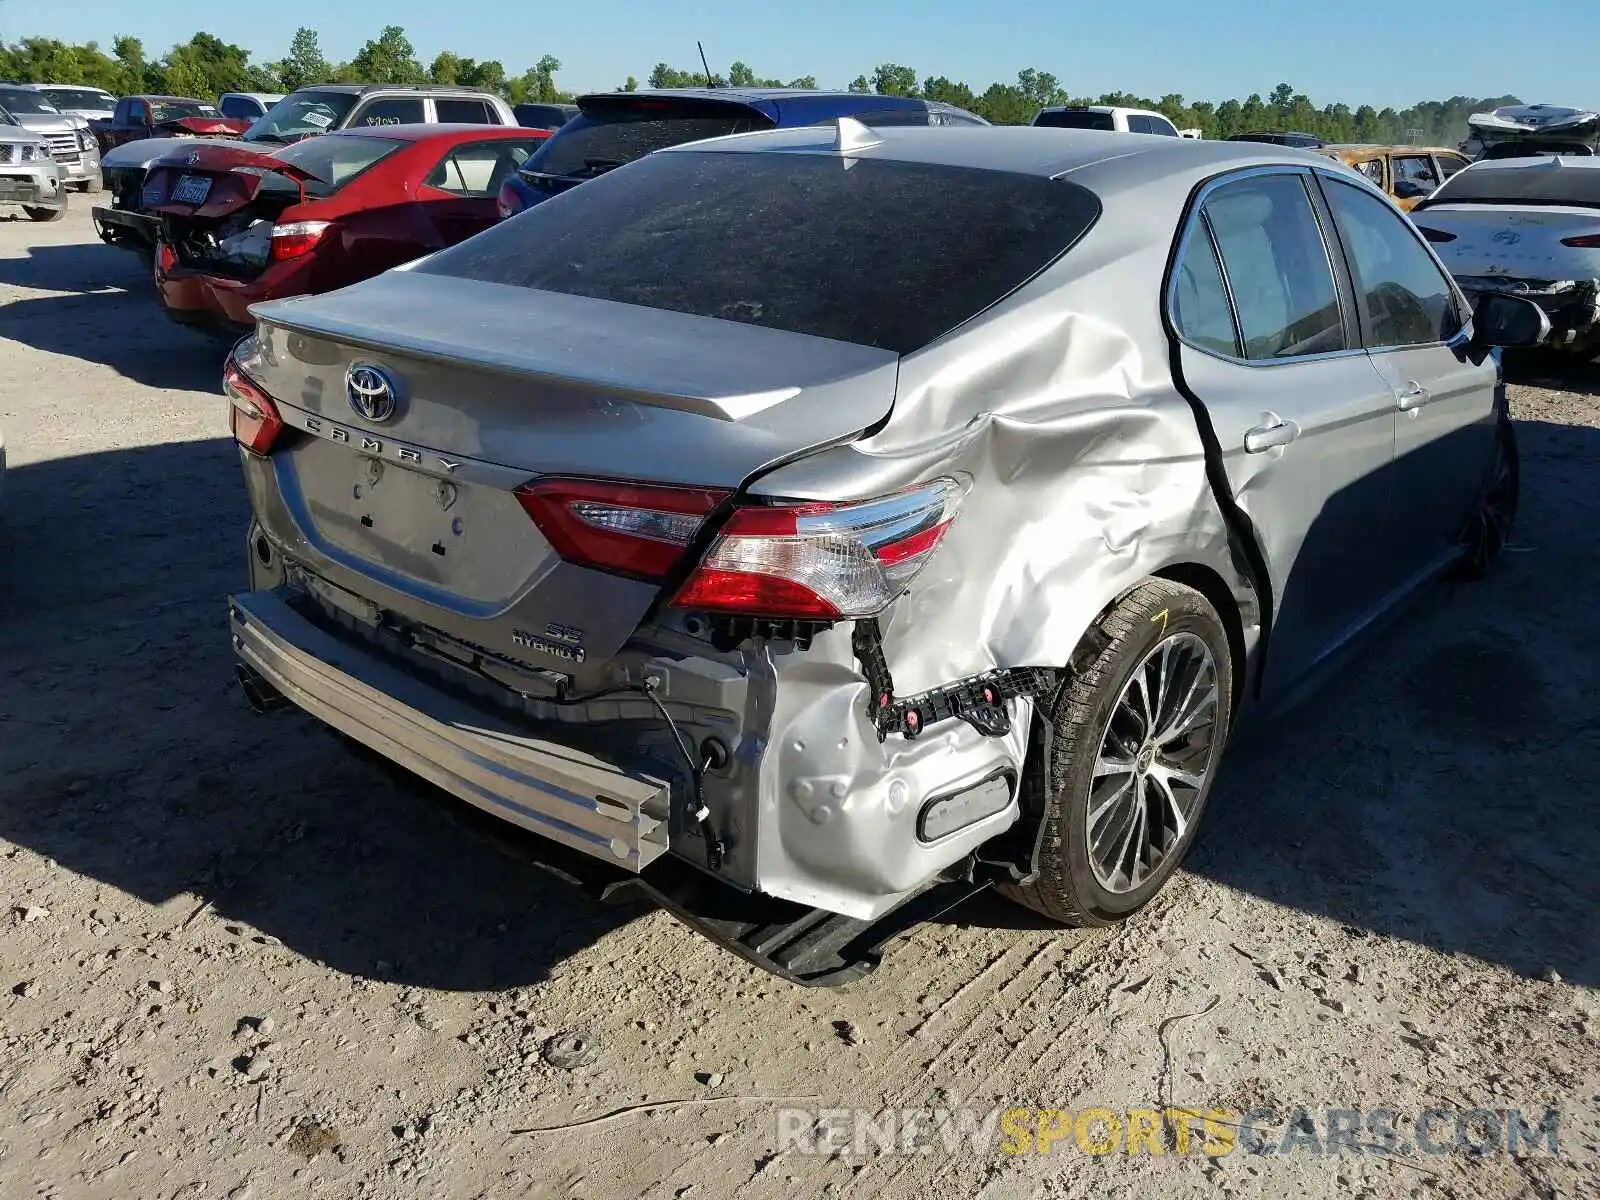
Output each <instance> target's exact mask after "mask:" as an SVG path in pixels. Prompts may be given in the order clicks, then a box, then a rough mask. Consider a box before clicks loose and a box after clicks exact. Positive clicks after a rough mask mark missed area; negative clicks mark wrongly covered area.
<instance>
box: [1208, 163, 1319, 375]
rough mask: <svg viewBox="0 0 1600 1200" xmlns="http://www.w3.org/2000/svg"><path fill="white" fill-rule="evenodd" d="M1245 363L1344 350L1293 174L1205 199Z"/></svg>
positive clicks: (1311, 219)
mask: <svg viewBox="0 0 1600 1200" xmlns="http://www.w3.org/2000/svg"><path fill="white" fill-rule="evenodd" d="M1204 212H1205V215H1206V218H1207V219H1208V220H1209V221H1210V223H1211V229H1212V231H1213V233H1214V235H1215V237H1216V240H1217V249H1218V251H1219V252H1220V254H1221V256H1222V269H1223V270H1224V271H1225V272H1226V273H1227V280H1228V287H1229V290H1230V291H1231V292H1232V294H1233V302H1234V307H1235V310H1236V312H1237V313H1238V318H1239V332H1240V335H1241V339H1242V341H1243V346H1244V356H1245V357H1246V358H1248V359H1252V360H1256V361H1261V362H1268V361H1274V360H1279V359H1285V358H1298V357H1301V356H1304V355H1308V354H1328V353H1332V352H1333V351H1336V350H1344V349H1347V348H1348V347H1347V345H1346V339H1345V328H1344V318H1343V315H1342V313H1341V311H1340V308H1339V293H1338V290H1337V288H1336V287H1335V285H1334V281H1333V266H1332V263H1331V262H1330V260H1329V258H1328V247H1327V245H1326V243H1325V242H1324V241H1323V238H1322V227H1321V225H1320V224H1319V223H1318V221H1317V216H1316V210H1315V209H1313V208H1312V206H1311V197H1310V196H1309V195H1308V194H1307V193H1306V188H1305V183H1304V182H1303V177H1302V176H1300V175H1298V174H1285V175H1258V176H1254V177H1251V178H1248V179H1241V180H1239V181H1237V182H1235V183H1229V184H1224V185H1223V186H1222V187H1219V188H1218V189H1217V190H1216V191H1214V192H1212V193H1211V195H1210V196H1209V197H1208V198H1207V199H1206V202H1205V208H1204Z"/></svg>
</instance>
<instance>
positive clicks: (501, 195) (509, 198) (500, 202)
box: [494, 179, 522, 221]
mask: <svg viewBox="0 0 1600 1200" xmlns="http://www.w3.org/2000/svg"><path fill="white" fill-rule="evenodd" d="M494 210H495V212H497V213H499V214H500V219H501V220H502V221H503V220H505V219H506V218H507V217H514V216H516V215H517V214H518V213H519V212H521V211H522V197H521V196H519V195H517V189H516V188H514V187H512V186H511V181H510V180H509V179H508V180H506V181H505V182H504V183H502V184H501V185H500V191H499V192H498V193H497V194H496V195H495V198H494Z"/></svg>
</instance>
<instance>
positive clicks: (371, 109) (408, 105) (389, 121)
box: [350, 96, 427, 126]
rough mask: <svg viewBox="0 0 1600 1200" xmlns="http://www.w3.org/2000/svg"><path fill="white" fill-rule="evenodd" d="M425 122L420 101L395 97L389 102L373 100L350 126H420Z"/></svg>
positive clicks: (425, 118)
mask: <svg viewBox="0 0 1600 1200" xmlns="http://www.w3.org/2000/svg"><path fill="white" fill-rule="evenodd" d="M426 120H427V117H426V116H425V115H424V114H423V110H422V101H421V100H420V99H416V98H412V97H404V96H396V97H394V98H393V99H391V100H374V101H373V102H372V103H371V104H369V105H367V106H366V107H365V108H363V109H362V110H361V111H360V112H358V113H357V114H356V119H355V120H354V121H351V122H350V124H351V125H352V126H361V125H420V124H422V123H423V122H424V121H426Z"/></svg>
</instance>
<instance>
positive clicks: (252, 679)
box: [233, 663, 289, 716]
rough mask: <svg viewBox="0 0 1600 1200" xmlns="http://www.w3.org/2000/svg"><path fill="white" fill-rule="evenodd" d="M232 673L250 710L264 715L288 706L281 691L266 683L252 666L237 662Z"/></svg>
mask: <svg viewBox="0 0 1600 1200" xmlns="http://www.w3.org/2000/svg"><path fill="white" fill-rule="evenodd" d="M233 674H234V678H235V679H237V680H238V681H239V690H240V691H242V692H244V698H245V702H246V703H247V704H249V705H250V709H251V711H252V712H256V713H260V714H261V715H262V716H265V715H266V714H267V713H274V712H278V711H279V710H280V709H284V708H288V707H289V701H288V700H287V699H285V698H284V695H283V693H282V692H280V691H279V690H278V689H277V688H275V687H273V686H272V685H271V684H270V683H268V682H267V681H266V679H265V678H263V676H262V674H261V672H260V671H257V670H256V669H255V668H254V667H247V666H245V664H244V663H239V664H237V665H236V666H235V667H234V668H233Z"/></svg>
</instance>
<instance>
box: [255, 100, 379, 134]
mask: <svg viewBox="0 0 1600 1200" xmlns="http://www.w3.org/2000/svg"><path fill="white" fill-rule="evenodd" d="M355 105H356V98H355V96H353V95H351V94H350V93H349V92H293V93H291V94H290V95H287V96H285V97H284V98H283V99H282V100H279V101H278V102H277V103H276V104H274V105H273V106H272V107H271V108H269V109H267V111H266V112H265V113H264V114H262V116H261V118H260V119H259V120H257V121H256V122H255V124H253V125H251V126H250V128H249V129H247V130H245V134H244V136H245V139H246V140H247V141H252V142H297V141H299V140H300V139H301V138H303V137H310V136H311V135H312V134H314V133H327V132H328V130H330V129H337V128H338V127H339V126H340V125H341V124H342V123H343V121H344V119H345V117H347V116H349V115H350V110H351V109H352V108H354V107H355Z"/></svg>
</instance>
